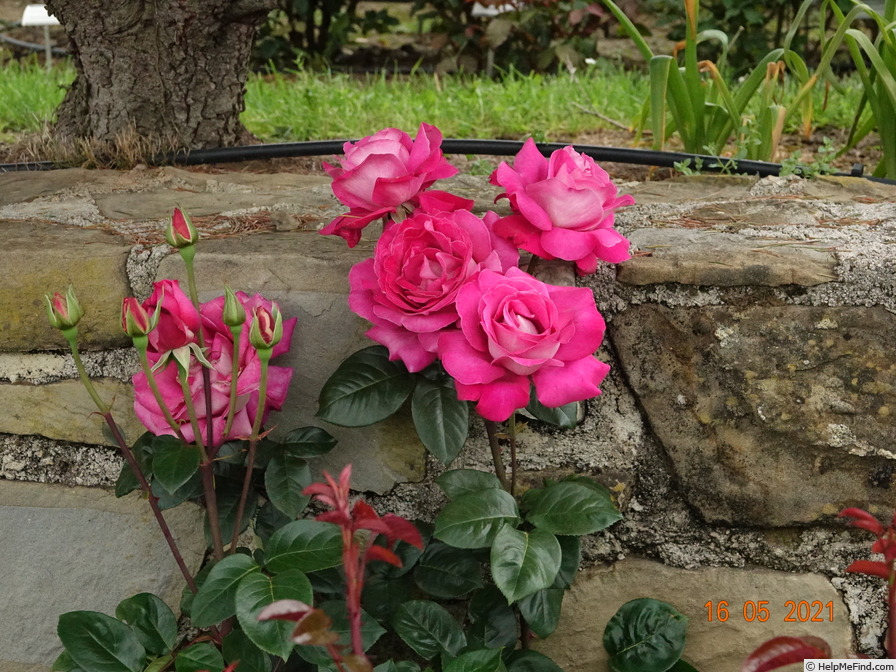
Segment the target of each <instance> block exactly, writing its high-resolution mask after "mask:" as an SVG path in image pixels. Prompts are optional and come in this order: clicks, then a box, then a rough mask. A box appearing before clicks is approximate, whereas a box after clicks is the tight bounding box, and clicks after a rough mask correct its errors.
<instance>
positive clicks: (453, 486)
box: [436, 469, 503, 499]
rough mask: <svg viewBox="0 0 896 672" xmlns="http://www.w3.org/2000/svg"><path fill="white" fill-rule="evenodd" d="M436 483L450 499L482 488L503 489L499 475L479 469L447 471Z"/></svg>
mask: <svg viewBox="0 0 896 672" xmlns="http://www.w3.org/2000/svg"><path fill="white" fill-rule="evenodd" d="M436 484H437V485H438V486H439V487H440V488H442V491H443V492H444V493H445V494H446V495H448V499H457V498H458V497H460V496H461V495H466V494H469V493H471V492H480V491H481V490H502V489H503V488H502V486H501V481H499V480H498V477H497V476H495V475H494V474H490V473H488V472H487V471H479V470H478V469H452V470H451V471H446V472H445V473H444V474H442V475H440V476H439V477H438V478H437V479H436Z"/></svg>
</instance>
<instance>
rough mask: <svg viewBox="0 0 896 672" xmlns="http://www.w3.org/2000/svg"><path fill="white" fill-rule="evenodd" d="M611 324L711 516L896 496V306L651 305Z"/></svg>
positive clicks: (752, 515)
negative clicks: (895, 445) (895, 478)
mask: <svg viewBox="0 0 896 672" xmlns="http://www.w3.org/2000/svg"><path fill="white" fill-rule="evenodd" d="M610 329H611V334H612V340H613V343H614V345H615V346H616V348H617V350H618V353H619V357H620V360H621V362H622V366H623V368H624V369H625V372H626V375H627V377H628V380H629V382H630V383H631V385H632V388H633V389H634V392H635V394H636V395H637V397H638V398H639V399H640V401H641V403H642V404H643V406H644V409H645V411H646V413H647V417H648V420H649V422H650V425H651V427H652V428H653V430H654V432H655V433H656V436H657V437H658V438H659V439H660V441H661V442H662V444H663V447H664V448H665V450H666V452H667V453H668V455H669V457H670V458H671V460H672V463H673V465H674V468H675V472H676V473H677V476H678V478H679V479H680V481H681V485H682V488H681V491H682V493H683V495H684V496H685V497H686V498H687V500H688V501H689V502H690V503H691V505H693V506H694V507H695V508H696V509H697V510H699V511H700V513H701V514H702V515H703V517H704V518H705V519H706V520H707V521H711V522H728V523H735V524H743V525H750V526H752V525H789V524H793V523H808V522H814V521H818V520H823V519H825V518H826V517H830V516H833V515H834V514H836V513H837V512H838V511H839V510H841V509H842V508H845V507H847V506H863V507H868V506H870V507H871V508H872V509H875V508H876V509H877V510H879V511H881V513H884V512H885V513H886V516H889V515H890V512H891V511H892V509H893V507H894V506H896V489H894V483H893V475H894V473H896V451H894V450H893V437H894V436H896V367H894V365H893V361H892V349H893V348H892V341H893V333H896V315H894V314H893V313H891V312H889V311H887V310H885V309H883V308H855V307H849V308H846V307H843V308H813V307H807V306H779V307H768V306H750V307H746V308H735V307H705V308H678V309H669V308H665V307H662V306H657V305H652V304H644V305H640V306H634V307H631V308H629V309H628V310H625V311H624V312H623V313H621V314H620V315H618V316H616V318H615V319H614V321H613V323H612V324H611V327H610Z"/></svg>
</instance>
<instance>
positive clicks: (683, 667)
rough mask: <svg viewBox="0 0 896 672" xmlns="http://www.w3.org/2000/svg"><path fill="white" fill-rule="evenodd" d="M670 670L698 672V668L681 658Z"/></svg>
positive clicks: (669, 671) (672, 671) (675, 671)
mask: <svg viewBox="0 0 896 672" xmlns="http://www.w3.org/2000/svg"><path fill="white" fill-rule="evenodd" d="M668 672H698V670H697V668H696V667H694V666H693V665H691V664H690V663H688V662H686V661H684V660H682V659H681V658H679V659H678V660H676V661H675V664H674V665H673V666H672V667H670V668H669V670H668Z"/></svg>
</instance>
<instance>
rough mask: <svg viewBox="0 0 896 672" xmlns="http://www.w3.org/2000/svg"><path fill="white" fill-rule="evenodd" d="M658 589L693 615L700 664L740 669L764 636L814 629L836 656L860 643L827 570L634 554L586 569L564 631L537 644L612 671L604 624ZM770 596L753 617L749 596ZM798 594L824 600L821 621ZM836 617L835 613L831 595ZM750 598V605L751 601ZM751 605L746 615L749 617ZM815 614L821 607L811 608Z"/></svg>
mask: <svg viewBox="0 0 896 672" xmlns="http://www.w3.org/2000/svg"><path fill="white" fill-rule="evenodd" d="M639 597H652V598H654V599H657V600H661V601H663V602H668V603H669V604H671V605H672V606H674V607H675V608H676V609H678V611H679V612H681V613H682V614H684V615H685V616H687V618H688V632H687V644H686V646H685V649H684V654H683V655H682V658H684V659H685V660H686V661H687V662H689V663H691V664H692V665H693V666H694V667H695V668H697V669H698V670H707V671H708V670H712V672H738V671H739V670H740V668H741V664H742V663H743V661H744V659H745V658H746V657H747V656H748V655H749V654H750V653H751V652H752V651H753V650H754V649H755V648H756V647H758V646H759V645H760V644H762V643H763V642H765V641H766V640H768V639H771V638H772V637H776V636H779V635H793V636H801V635H813V636H815V637H821V638H823V639H825V640H827V642H828V643H829V644H830V645H831V649H832V650H833V652H834V657H835V658H845V657H846V656H847V654H848V653H849V651H850V649H851V646H852V630H851V627H850V621H849V615H848V613H847V609H846V605H845V604H844V603H843V601H842V600H841V598H840V596H839V594H838V593H837V591H836V590H835V589H834V587H833V586H832V585H831V583H830V582H829V581H828V580H827V579H826V578H825V577H823V576H821V575H819V574H791V573H787V572H777V571H773V570H769V569H756V568H753V569H734V568H730V567H706V568H702V569H699V570H686V569H676V568H673V567H668V566H666V565H662V564H660V563H658V562H653V561H650V560H643V559H638V558H630V559H627V560H624V561H622V562H619V563H616V564H615V565H614V566H613V567H611V568H610V569H597V568H594V569H589V570H586V571H583V572H580V573H579V575H578V577H576V581H575V583H574V584H573V586H572V588H571V589H570V590H569V592H568V593H567V595H566V597H565V598H564V600H563V613H562V616H561V617H560V624H559V626H558V628H557V631H556V632H555V633H554V634H552V635H551V636H550V637H548V638H547V639H546V640H543V641H539V642H537V643H536V644H535V647H534V648H536V649H537V650H539V651H541V652H542V653H545V654H547V655H549V656H550V657H551V658H553V659H554V661H555V662H556V663H557V664H558V665H559V666H560V667H561V668H562V669H563V670H564V671H565V672H609V671H610V667H609V663H608V656H607V653H606V651H605V650H604V648H603V633H604V628H605V627H606V625H607V623H608V622H609V620H610V618H612V616H613V615H614V614H615V613H616V612H617V611H618V609H619V608H620V607H621V606H622V605H623V604H625V603H626V602H628V601H630V600H633V599H636V598H639ZM720 600H725V601H727V602H728V607H727V608H728V620H727V621H724V622H720V621H719V620H718V618H717V617H716V615H715V614H714V615H713V619H712V620H709V617H708V611H707V607H706V606H705V605H706V603H707V602H713V603H714V608H713V611H715V605H718V603H719V601H720ZM760 600H764V601H767V602H768V604H767V605H764V606H766V607H767V608H768V610H769V611H768V613H769V618H768V620H766V621H765V622H760V621H759V620H758V619H756V618H753V620H747V619H748V618H750V617H751V615H752V614H753V611H752V607H751V606H750V605H748V603H751V602H752V603H756V602H758V601H760ZM788 601H793V602H794V603H795V605H799V603H800V602H807V603H809V605H812V603H813V602H817V603H820V604H821V605H824V607H823V608H822V609H821V610H820V611H819V613H820V614H821V616H820V618H822V620H821V621H820V622H805V621H801V620H800V618H801V617H800V614H802V616H805V615H806V610H805V609H803V610H802V611H801V612H800V611H799V610H798V609H795V610H794V611H793V618H794V619H795V621H794V622H786V621H785V618H787V616H788V615H789V614H791V608H790V606H789V605H788V604H787V602H788ZM829 602H830V603H831V604H832V607H831V608H832V611H833V620H828V616H829V611H828V609H827V608H826V605H827V604H828V603H829ZM745 605H746V608H745ZM745 613H746V617H745ZM808 613H809V614H810V618H811V616H813V615H815V613H816V610H812V611H810V612H808Z"/></svg>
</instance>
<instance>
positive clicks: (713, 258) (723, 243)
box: [616, 229, 837, 287]
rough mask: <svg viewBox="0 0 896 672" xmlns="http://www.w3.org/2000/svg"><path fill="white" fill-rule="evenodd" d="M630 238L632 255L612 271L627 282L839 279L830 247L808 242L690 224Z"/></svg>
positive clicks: (800, 282)
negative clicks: (742, 233) (702, 229)
mask: <svg viewBox="0 0 896 672" xmlns="http://www.w3.org/2000/svg"><path fill="white" fill-rule="evenodd" d="M628 238H629V240H631V241H632V249H633V252H634V254H635V255H636V256H634V257H633V258H631V259H629V260H628V261H625V262H623V263H622V264H620V265H619V267H618V270H617V274H616V279H617V280H619V281H620V282H622V283H624V284H627V285H652V284H661V283H667V282H674V283H680V284H685V285H709V286H714V287H734V286H743V285H752V286H765V287H780V286H781V285H802V286H812V285H820V284H823V283H825V282H831V281H833V280H836V279H837V275H836V257H835V255H834V252H833V251H832V250H831V249H830V248H828V247H825V246H823V245H819V244H815V243H811V242H806V241H799V240H793V241H787V240H780V239H776V240H763V239H757V238H756V237H753V236H745V235H741V234H736V233H723V232H719V231H699V230H691V229H639V230H637V231H632V232H631V233H630V234H629V235H628ZM638 253H641V255H643V256H638Z"/></svg>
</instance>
